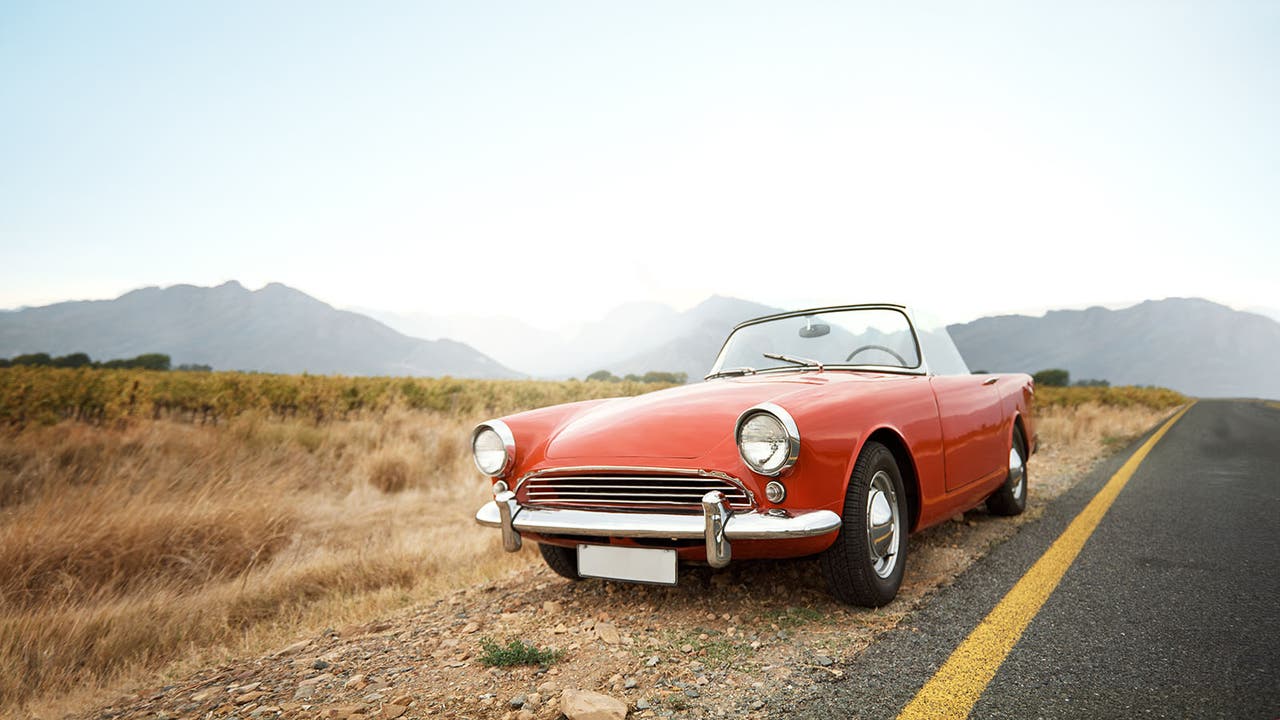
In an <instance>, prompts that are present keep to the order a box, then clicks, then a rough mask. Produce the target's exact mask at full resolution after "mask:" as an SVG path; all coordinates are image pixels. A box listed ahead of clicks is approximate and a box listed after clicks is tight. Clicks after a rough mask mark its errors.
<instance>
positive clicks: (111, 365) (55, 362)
mask: <svg viewBox="0 0 1280 720" xmlns="http://www.w3.org/2000/svg"><path fill="white" fill-rule="evenodd" d="M5 367H56V368H103V369H107V370H161V371H167V370H185V371H188V372H209V371H211V370H213V368H212V367H210V366H208V365H194V364H182V365H178V366H177V367H174V366H173V361H172V359H171V358H170V357H169V356H168V355H166V354H164V353H143V354H141V355H138V356H136V357H131V358H116V359H114V360H103V361H98V360H94V359H93V358H91V357H89V354H88V353H82V352H77V353H70V354H67V355H59V356H57V357H55V356H52V355H50V354H49V353H43V352H41V353H27V354H25V355H17V356H15V357H12V358H0V368H5Z"/></svg>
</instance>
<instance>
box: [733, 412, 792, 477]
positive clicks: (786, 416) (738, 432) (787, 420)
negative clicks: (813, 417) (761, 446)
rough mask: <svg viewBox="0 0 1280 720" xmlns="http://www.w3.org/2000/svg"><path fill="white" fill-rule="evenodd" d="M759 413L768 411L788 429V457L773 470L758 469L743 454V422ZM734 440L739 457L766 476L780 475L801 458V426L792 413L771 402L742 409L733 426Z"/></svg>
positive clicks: (748, 465)
mask: <svg viewBox="0 0 1280 720" xmlns="http://www.w3.org/2000/svg"><path fill="white" fill-rule="evenodd" d="M757 413H768V414H770V415H772V416H774V417H776V418H778V420H779V421H780V422H781V423H782V427H783V429H784V430H786V431H787V459H786V460H785V461H783V463H782V465H781V466H780V467H779V468H778V469H777V470H775V471H773V472H764V471H763V470H757V469H756V467H755V465H752V464H751V461H749V460H747V456H746V455H743V454H742V423H744V422H746V420H747V418H749V417H751V416H752V415H755V414H757ZM733 441H734V443H735V444H736V445H737V446H738V457H740V458H742V462H743V463H745V464H746V466H747V467H749V468H751V471H752V472H754V473H757V474H759V475H764V476H766V477H778V476H779V475H781V474H782V473H784V472H786V471H787V470H790V469H791V467H792V466H794V465H795V464H796V460H799V459H800V428H799V427H797V426H796V421H795V418H793V417H791V413H789V412H787V411H786V410H783V409H782V407H780V406H779V405H776V404H774V403H771V402H763V403H760V404H759V405H755V406H752V407H749V408H747V409H746V410H743V411H742V414H741V415H739V416H738V422H737V423H736V424H735V425H734V427H733Z"/></svg>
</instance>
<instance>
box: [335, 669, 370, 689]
mask: <svg viewBox="0 0 1280 720" xmlns="http://www.w3.org/2000/svg"><path fill="white" fill-rule="evenodd" d="M368 684H369V683H368V682H367V681H366V680H365V679H364V673H356V674H355V675H352V676H351V677H350V678H348V679H347V681H346V682H345V683H343V684H342V687H344V688H346V689H348V690H353V689H354V690H363V689H364V688H365V686H366V685H368Z"/></svg>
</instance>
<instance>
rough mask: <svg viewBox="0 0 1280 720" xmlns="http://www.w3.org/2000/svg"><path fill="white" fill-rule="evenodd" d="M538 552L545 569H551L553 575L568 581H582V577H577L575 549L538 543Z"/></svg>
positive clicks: (576, 552) (576, 554) (576, 551)
mask: <svg viewBox="0 0 1280 720" xmlns="http://www.w3.org/2000/svg"><path fill="white" fill-rule="evenodd" d="M538 552H540V553H542V559H543V560H545V561H546V562H547V567H549V568H551V570H552V571H554V572H555V574H557V575H559V576H560V577H563V578H569V579H570V580H581V579H582V576H580V575H578V550H577V549H576V548H567V547H561V546H559V545H548V544H546V543H538Z"/></svg>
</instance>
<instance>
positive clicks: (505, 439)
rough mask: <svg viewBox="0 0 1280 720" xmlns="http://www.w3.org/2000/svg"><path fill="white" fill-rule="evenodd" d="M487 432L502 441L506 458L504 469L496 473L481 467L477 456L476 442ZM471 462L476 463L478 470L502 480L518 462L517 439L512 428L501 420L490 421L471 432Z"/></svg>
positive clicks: (499, 469) (503, 460)
mask: <svg viewBox="0 0 1280 720" xmlns="http://www.w3.org/2000/svg"><path fill="white" fill-rule="evenodd" d="M486 431H489V432H493V433H494V434H495V435H497V436H498V439H499V440H501V441H502V448H503V451H504V456H503V459H502V467H500V468H498V470H497V471H496V472H490V471H489V470H486V469H485V468H484V467H483V466H481V465H480V458H479V457H477V456H476V441H477V440H479V439H480V435H481V434H482V433H484V432H486ZM471 461H472V462H474V463H475V465H476V469H477V470H479V471H480V472H482V473H484V474H485V475H488V476H489V477H495V478H500V477H504V476H506V474H507V473H509V472H511V466H512V465H514V464H515V461H516V438H515V435H513V434H512V433H511V428H509V427H507V424H506V423H504V422H502V421H501V420H489V421H488V422H482V423H480V424H479V425H477V426H476V429H475V430H473V431H471Z"/></svg>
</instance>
